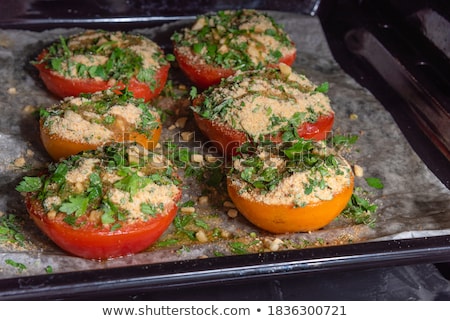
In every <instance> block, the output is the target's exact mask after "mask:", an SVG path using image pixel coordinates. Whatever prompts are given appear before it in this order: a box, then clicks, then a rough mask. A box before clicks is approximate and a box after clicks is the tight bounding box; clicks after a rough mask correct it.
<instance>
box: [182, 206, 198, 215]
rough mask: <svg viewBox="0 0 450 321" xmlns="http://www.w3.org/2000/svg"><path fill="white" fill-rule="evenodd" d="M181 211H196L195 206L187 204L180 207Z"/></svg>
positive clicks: (187, 212)
mask: <svg viewBox="0 0 450 321" xmlns="http://www.w3.org/2000/svg"><path fill="white" fill-rule="evenodd" d="M180 211H181V213H183V214H192V213H194V212H195V207H192V206H185V207H182V208H180Z"/></svg>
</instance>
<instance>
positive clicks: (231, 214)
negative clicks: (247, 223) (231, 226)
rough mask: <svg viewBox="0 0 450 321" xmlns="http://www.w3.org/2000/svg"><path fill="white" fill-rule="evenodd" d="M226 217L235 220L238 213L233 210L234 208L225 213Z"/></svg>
mask: <svg viewBox="0 0 450 321" xmlns="http://www.w3.org/2000/svg"><path fill="white" fill-rule="evenodd" d="M227 215H228V217H231V218H235V217H237V216H238V211H237V210H236V209H234V208H230V209H229V210H228V211H227Z"/></svg>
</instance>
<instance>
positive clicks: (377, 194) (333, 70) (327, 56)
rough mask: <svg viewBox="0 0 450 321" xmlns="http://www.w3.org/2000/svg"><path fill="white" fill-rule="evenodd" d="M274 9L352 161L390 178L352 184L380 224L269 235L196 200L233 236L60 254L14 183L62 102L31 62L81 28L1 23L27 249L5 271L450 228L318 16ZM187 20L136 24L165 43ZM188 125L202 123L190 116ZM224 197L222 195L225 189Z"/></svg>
mask: <svg viewBox="0 0 450 321" xmlns="http://www.w3.org/2000/svg"><path fill="white" fill-rule="evenodd" d="M270 14H271V15H272V16H273V17H274V18H275V20H276V21H277V22H279V23H281V24H282V25H284V26H285V28H286V30H287V32H288V33H289V34H290V35H291V37H292V39H293V41H294V42H295V43H296V45H297V49H298V54H297V60H296V62H295V64H294V66H293V68H294V69H295V70H296V71H297V72H300V73H304V74H305V75H306V76H307V77H309V78H310V79H311V80H312V81H314V82H315V83H317V84H320V83H322V82H325V81H327V82H329V84H330V89H329V96H330V98H331V101H332V106H333V109H334V110H335V113H336V119H335V127H334V131H335V132H337V133H340V134H356V135H358V136H359V139H358V141H357V143H356V144H355V146H354V147H353V149H352V151H351V152H350V153H349V155H347V158H348V159H349V161H350V163H351V164H358V165H359V166H361V167H363V169H364V176H365V177H369V176H371V177H377V178H380V179H381V181H382V182H383V184H384V188H383V189H381V190H376V189H373V188H371V187H370V186H368V185H367V183H366V182H365V180H364V178H358V177H357V178H356V181H355V183H356V186H359V187H361V188H362V189H363V190H365V191H368V193H369V194H368V195H369V198H370V200H371V201H373V202H374V203H375V204H377V205H378V210H377V212H376V215H375V218H376V223H375V227H374V228H370V227H368V226H366V225H355V224H353V223H351V222H349V221H348V220H345V219H342V218H338V219H337V220H335V221H334V222H332V223H331V224H330V225H329V226H327V227H326V228H324V229H322V230H320V231H316V232H312V233H297V234H289V235H272V234H269V233H265V232H263V231H260V230H258V229H256V228H255V227H253V226H252V225H251V224H249V223H248V222H247V221H246V220H245V219H244V218H243V217H241V216H238V217H237V218H230V217H228V216H227V214H226V211H227V209H226V208H225V207H221V206H214V207H213V206H210V207H208V206H203V207H202V206H197V205H196V213H197V214H198V217H200V218H201V219H202V220H204V221H205V222H207V223H208V225H209V228H211V229H212V228H214V227H219V228H221V229H222V230H225V231H227V232H229V237H228V238H227V239H226V238H218V239H215V240H210V241H209V242H207V243H200V242H196V241H192V242H190V243H189V242H188V243H186V242H185V243H183V244H175V245H173V246H170V247H156V246H154V247H152V248H150V249H149V250H148V251H145V252H143V253H140V254H136V255H131V256H127V257H124V258H118V259H113V260H108V261H104V262H97V261H92V260H85V259H81V258H76V257H73V256H70V255H68V254H66V253H64V252H62V251H61V250H60V249H59V248H58V247H56V246H55V245H54V244H53V243H52V242H51V241H49V240H48V239H47V238H46V237H45V236H44V235H43V234H42V233H41V232H40V231H39V230H37V228H36V227H35V226H34V225H33V223H32V222H31V220H30V219H29V218H28V214H27V212H26V209H25V207H24V204H23V199H22V197H21V195H20V194H19V193H18V192H16V191H15V187H16V185H17V184H18V182H19V181H20V179H21V178H22V177H23V176H25V175H27V174H29V173H30V172H32V171H33V169H36V168H40V167H42V166H45V164H46V163H47V162H48V161H49V160H50V159H49V157H48V156H47V154H46V152H45V150H44V149H43V147H42V145H41V142H40V139H39V129H38V120H37V118H36V116H35V115H34V114H33V113H32V112H31V111H32V110H33V109H34V108H39V107H45V106H49V105H51V104H53V103H55V102H57V99H56V98H55V97H53V96H52V95H51V94H49V93H48V92H47V90H46V88H45V87H44V85H43V83H42V82H41V81H40V80H39V78H38V75H37V71H36V70H34V67H32V66H31V65H30V60H32V59H34V58H35V57H36V55H37V54H38V53H39V52H40V50H42V48H44V47H45V46H47V45H48V44H50V43H51V42H53V41H55V40H57V39H58V37H59V36H60V35H64V36H67V35H69V34H73V33H77V32H80V31H81V29H55V30H47V31H43V32H31V31H24V30H0V76H1V79H2V81H1V82H0V111H1V116H0V150H1V153H0V176H1V182H0V211H1V214H3V215H5V214H9V213H12V214H15V215H17V216H18V217H19V218H22V221H23V226H22V230H23V234H24V235H25V237H26V244H25V246H18V245H15V244H10V243H4V244H0V277H1V278H10V277H15V276H25V275H38V274H44V273H46V272H45V269H46V267H48V266H50V267H51V268H52V270H53V273H57V272H70V271H77V270H84V269H106V268H110V267H122V266H129V265H134V264H151V263H157V262H164V261H176V260H186V259H199V258H205V257H211V256H213V255H215V254H214V253H218V252H220V253H221V254H222V255H236V251H233V250H232V248H230V242H232V241H240V240H245V239H246V238H248V237H249V235H251V237H252V238H253V239H255V240H256V241H258V242H261V243H264V242H266V243H270V242H271V241H273V240H274V239H275V238H279V239H281V240H283V241H284V245H282V246H280V248H279V250H283V249H287V248H292V246H294V248H301V247H302V246H327V245H333V244H346V243H350V242H353V243H355V242H372V241H376V240H380V239H396V238H415V237H422V236H435V235H447V234H450V191H449V190H448V189H447V188H446V187H445V186H444V185H443V184H441V182H440V181H439V180H438V179H437V178H436V177H435V176H434V175H433V174H432V172H431V171H429V170H428V168H427V167H426V166H425V164H424V163H423V162H422V161H421V160H420V158H419V157H418V156H417V155H416V154H415V153H414V151H413V150H412V149H411V147H410V146H409V145H408V143H407V141H406V139H405V138H404V137H403V135H402V133H401V131H400V130H399V128H398V126H397V125H396V124H395V122H394V120H393V119H392V117H391V116H390V114H389V113H388V112H387V111H386V110H385V109H384V108H383V106H382V105H381V104H380V103H379V102H378V101H377V100H376V99H375V98H374V97H373V96H372V95H371V94H370V93H369V92H368V91H367V90H366V89H364V88H362V87H361V86H359V85H358V84H357V83H356V82H355V81H354V80H353V79H352V78H351V77H349V76H348V75H346V74H345V73H344V72H343V71H342V70H341V69H340V67H339V66H338V64H337V63H336V62H335V61H334V59H333V57H332V55H331V53H330V51H329V48H328V46H327V43H326V40H325V37H324V35H323V32H322V30H321V27H320V23H319V20H318V19H317V18H315V17H309V16H303V15H297V14H291V13H289V14H288V13H279V12H271V13H270ZM184 25H186V22H177V23H172V24H168V25H164V26H161V27H158V28H152V29H139V30H134V31H135V32H139V33H141V34H144V35H147V36H148V37H149V38H151V39H153V40H154V41H156V42H157V43H160V44H161V45H163V46H165V45H167V44H168V43H169V40H168V39H169V37H170V35H171V34H172V32H173V31H174V30H177V29H178V28H181V27H182V26H184ZM177 75H178V76H179V75H180V72H179V70H177V68H176V66H173V67H172V68H171V77H175V78H176V77H177ZM181 79H182V76H181ZM350 115H353V116H352V117H350ZM354 115H357V119H354V118H355V117H354ZM174 120H175V118H169V119H168V120H167V122H166V126H165V128H164V129H163V131H164V132H163V136H162V140H165V139H166V140H167V139H171V138H173V137H175V136H176V134H177V130H176V129H175V130H173V129H168V128H169V127H170V125H171V124H173V122H174ZM183 130H196V128H195V124H194V122H193V119H192V118H189V120H188V123H187V125H186V128H185V129H183ZM196 138H198V139H202V136H201V135H200V134H199V133H196ZM21 160H24V161H25V162H24V163H23V162H20V161H21ZM186 186H187V188H186V189H185V195H184V197H183V201H186V200H189V199H192V200H196V199H197V197H199V196H200V195H202V191H201V188H200V186H198V184H197V183H196V180H195V179H192V178H190V179H189V180H187V181H186ZM220 196H222V197H223V198H224V199H226V195H220ZM217 198H218V199H220V197H217ZM212 213H214V215H211V214H212ZM171 233H173V227H172V228H170V229H169V230H168V231H167V233H166V234H165V235H164V236H163V237H162V239H161V240H165V239H168V238H170V237H171ZM302 244H303V245H302ZM263 247H264V246H263ZM259 250H260V249H259ZM266 250H267V249H266ZM8 259H10V260H13V261H15V262H19V263H22V264H24V265H25V266H26V269H25V270H23V271H19V270H18V269H17V268H15V267H13V266H11V265H9V264H6V263H5V261H6V260H8Z"/></svg>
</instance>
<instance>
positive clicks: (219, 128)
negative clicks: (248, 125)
mask: <svg viewBox="0 0 450 321" xmlns="http://www.w3.org/2000/svg"><path fill="white" fill-rule="evenodd" d="M194 119H195V121H196V123H197V126H198V128H199V129H200V131H201V132H202V133H203V135H205V136H206V137H208V138H209V140H210V142H211V143H212V144H213V145H214V146H215V147H216V148H217V149H218V150H219V152H220V153H222V154H224V155H229V156H232V155H236V150H237V148H238V147H239V146H240V145H242V144H243V143H244V142H246V141H248V138H247V136H246V135H245V133H244V132H241V131H238V130H236V129H233V128H231V127H230V126H228V125H226V124H222V123H219V122H216V121H213V120H210V119H207V118H204V117H201V116H200V115H198V114H197V113H194ZM333 122H334V113H331V114H328V115H321V116H320V117H319V118H318V119H317V121H316V122H315V123H303V124H301V125H300V126H299V128H298V134H299V136H300V137H303V138H306V139H313V140H323V139H325V138H326V136H327V134H328V133H329V132H331V129H332V127H333ZM268 138H269V139H270V140H271V141H273V142H281V133H279V134H278V135H276V136H269V137H268Z"/></svg>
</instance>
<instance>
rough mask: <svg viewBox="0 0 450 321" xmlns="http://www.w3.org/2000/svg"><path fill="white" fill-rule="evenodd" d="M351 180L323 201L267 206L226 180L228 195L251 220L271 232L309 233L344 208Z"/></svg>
mask: <svg viewBox="0 0 450 321" xmlns="http://www.w3.org/2000/svg"><path fill="white" fill-rule="evenodd" d="M353 180H354V179H353V176H351V183H350V184H349V185H348V186H345V187H344V188H343V189H342V190H341V191H340V192H339V193H338V194H336V195H334V197H333V198H332V199H331V200H323V201H320V202H317V203H312V204H308V205H306V206H303V207H294V206H293V205H273V204H271V205H268V204H265V203H262V202H258V201H255V200H251V199H248V198H244V197H242V196H241V195H240V194H239V191H238V189H237V187H236V186H235V185H234V184H231V182H230V179H228V181H227V189H228V194H229V196H230V198H231V200H232V201H233V203H234V204H235V205H236V208H237V209H238V210H239V212H240V213H241V214H242V215H243V216H244V217H245V218H247V219H248V220H249V221H250V222H251V223H253V224H254V225H256V226H258V227H259V228H261V229H263V230H266V231H269V232H272V233H290V232H310V231H314V230H318V229H320V228H323V227H325V226H326V225H328V224H329V223H330V222H331V221H332V220H333V219H335V218H336V217H337V216H338V215H339V214H340V213H341V212H342V211H343V210H344V208H345V206H346V205H347V203H348V201H349V199H350V197H351V196H352V193H353V186H354V183H353Z"/></svg>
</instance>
